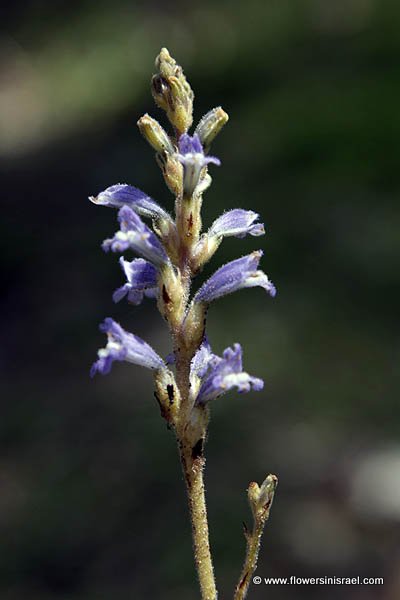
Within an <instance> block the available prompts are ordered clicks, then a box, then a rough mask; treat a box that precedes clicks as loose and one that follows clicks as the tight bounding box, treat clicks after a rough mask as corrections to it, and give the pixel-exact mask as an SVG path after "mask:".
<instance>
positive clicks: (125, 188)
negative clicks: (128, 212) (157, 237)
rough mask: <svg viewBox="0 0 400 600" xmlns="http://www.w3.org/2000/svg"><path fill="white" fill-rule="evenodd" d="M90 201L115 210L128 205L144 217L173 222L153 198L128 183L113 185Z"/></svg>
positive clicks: (92, 197)
mask: <svg viewBox="0 0 400 600" xmlns="http://www.w3.org/2000/svg"><path fill="white" fill-rule="evenodd" d="M89 200H90V201H91V202H93V203H94V204H100V205H102V206H113V207H114V208H121V207H122V206H125V205H126V206H129V207H130V208H132V209H133V210H134V211H135V212H136V213H138V214H139V215H142V217H151V218H152V219H167V220H168V221H171V217H170V215H169V214H168V213H167V212H166V211H165V210H164V209H163V208H161V206H160V205H159V204H157V202H155V200H153V198H150V196H148V195H147V194H145V193H144V192H142V191H141V190H139V189H138V188H135V187H133V185H128V184H126V183H117V184H116V185H112V186H110V187H108V188H107V189H106V190H104V192H100V194H99V195H98V196H89Z"/></svg>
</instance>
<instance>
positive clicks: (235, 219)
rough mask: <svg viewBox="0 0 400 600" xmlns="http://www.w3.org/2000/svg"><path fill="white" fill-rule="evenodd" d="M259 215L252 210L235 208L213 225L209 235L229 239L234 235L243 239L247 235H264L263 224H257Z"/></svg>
mask: <svg viewBox="0 0 400 600" xmlns="http://www.w3.org/2000/svg"><path fill="white" fill-rule="evenodd" d="M259 216H260V215H259V214H257V213H256V212H253V211H252V210H243V209H242V208H235V209H233V210H229V211H228V212H226V213H224V214H223V215H221V216H220V217H218V219H216V220H215V221H214V223H213V224H212V225H211V227H210V229H209V231H208V235H209V236H213V235H215V236H217V237H227V236H230V235H233V236H235V237H238V238H243V237H245V235H247V234H249V235H254V236H257V235H263V234H264V233H265V229H264V224H263V223H255V221H257V220H258V218H259Z"/></svg>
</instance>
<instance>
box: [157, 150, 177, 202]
mask: <svg viewBox="0 0 400 600" xmlns="http://www.w3.org/2000/svg"><path fill="white" fill-rule="evenodd" d="M156 158H157V162H158V165H159V167H160V169H161V171H162V174H163V176H164V180H165V183H166V184H167V186H168V189H169V190H170V191H171V192H172V193H173V194H174V196H175V197H177V196H181V195H182V190H183V166H182V163H180V162H179V160H177V159H176V158H175V157H174V155H171V154H168V153H166V152H165V153H164V154H158V155H157V157H156Z"/></svg>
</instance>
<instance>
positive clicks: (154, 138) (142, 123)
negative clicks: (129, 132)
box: [137, 114, 175, 154]
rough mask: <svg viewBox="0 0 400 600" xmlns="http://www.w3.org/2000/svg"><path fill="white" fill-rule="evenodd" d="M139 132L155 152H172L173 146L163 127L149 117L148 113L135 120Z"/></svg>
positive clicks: (173, 150)
mask: <svg viewBox="0 0 400 600" xmlns="http://www.w3.org/2000/svg"><path fill="white" fill-rule="evenodd" d="M137 125H138V127H139V130H140V133H141V134H142V136H143V137H144V138H145V140H147V141H148V142H149V144H150V146H152V147H153V148H154V150H155V151H156V152H168V153H169V154H172V153H173V152H175V148H174V145H173V143H172V142H171V139H170V137H169V135H168V134H167V132H166V131H165V129H163V127H161V125H160V123H159V122H158V121H156V120H155V119H153V117H150V115H148V114H145V115H143V117H140V119H139V121H138V122H137Z"/></svg>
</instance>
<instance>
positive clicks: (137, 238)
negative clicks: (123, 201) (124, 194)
mask: <svg viewBox="0 0 400 600" xmlns="http://www.w3.org/2000/svg"><path fill="white" fill-rule="evenodd" d="M118 220H119V222H120V231H117V233H116V234H115V235H114V237H113V238H111V239H108V240H104V242H103V244H102V248H103V250H105V252H108V251H109V250H112V251H113V252H124V251H125V250H127V249H128V248H131V249H132V250H134V251H135V252H137V253H138V254H141V255H142V256H143V257H144V258H147V259H148V260H149V261H150V262H152V263H154V264H156V265H158V266H161V265H163V264H165V263H166V262H167V261H168V257H167V255H166V253H165V250H164V248H163V246H162V244H161V242H160V240H159V239H158V237H157V236H156V235H155V234H154V233H153V232H152V231H151V229H150V228H149V227H147V225H145V224H144V223H143V221H142V219H141V218H140V217H139V215H137V214H136V213H135V212H134V211H133V210H132V209H131V208H129V206H123V207H122V208H121V209H120V211H119V213H118Z"/></svg>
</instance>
